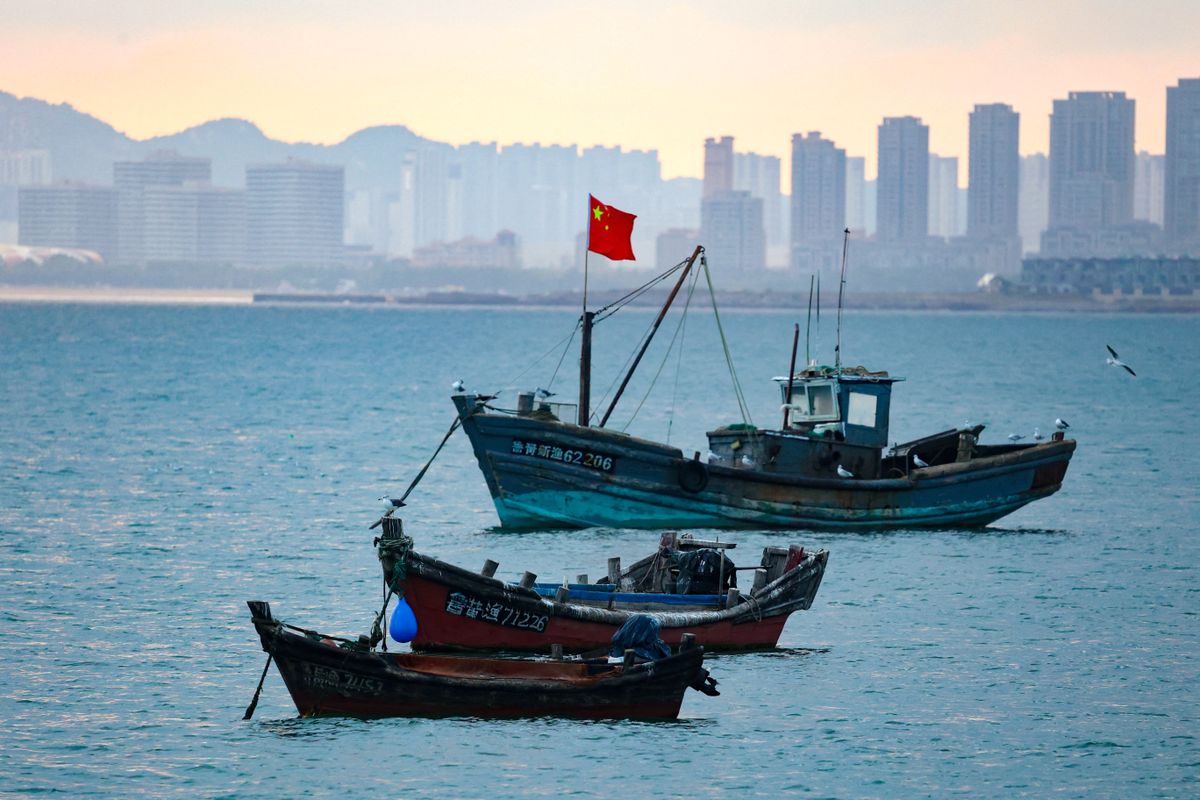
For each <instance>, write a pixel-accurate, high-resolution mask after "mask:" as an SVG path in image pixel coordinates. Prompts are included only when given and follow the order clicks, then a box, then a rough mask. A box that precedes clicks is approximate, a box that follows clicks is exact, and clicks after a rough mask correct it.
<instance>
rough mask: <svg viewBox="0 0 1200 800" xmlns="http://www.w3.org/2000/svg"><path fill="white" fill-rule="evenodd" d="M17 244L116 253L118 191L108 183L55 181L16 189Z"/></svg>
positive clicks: (109, 255)
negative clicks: (93, 183) (93, 184)
mask: <svg viewBox="0 0 1200 800" xmlns="http://www.w3.org/2000/svg"><path fill="white" fill-rule="evenodd" d="M17 203H18V230H19V237H20V238H19V239H18V241H19V243H20V244H25V245H34V246H39V247H68V248H78V249H81V250H92V251H94V252H96V253H99V254H100V256H101V258H104V259H105V260H108V259H111V258H112V257H113V255H114V254H115V253H116V248H117V241H116V231H117V224H116V223H117V193H116V191H115V190H114V189H112V188H111V187H108V186H84V185H79V184H58V185H51V186H22V187H21V188H20V189H19V190H18V201H17Z"/></svg>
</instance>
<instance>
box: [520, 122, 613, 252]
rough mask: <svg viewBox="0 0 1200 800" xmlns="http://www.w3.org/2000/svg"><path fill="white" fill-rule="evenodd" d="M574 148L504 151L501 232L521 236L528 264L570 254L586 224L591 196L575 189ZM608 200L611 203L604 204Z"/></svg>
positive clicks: (527, 147) (576, 159)
mask: <svg viewBox="0 0 1200 800" xmlns="http://www.w3.org/2000/svg"><path fill="white" fill-rule="evenodd" d="M578 170H579V156H578V149H577V148H576V146H575V145H573V144H572V145H542V144H539V143H537V142H534V143H533V144H523V143H517V144H510V145H505V146H504V147H503V148H501V150H500V156H499V175H500V182H499V184H498V186H497V189H496V192H497V198H498V200H497V203H498V212H499V219H498V220H497V221H498V222H499V224H500V227H501V228H504V229H507V230H511V231H513V232H515V233H516V234H517V236H518V237H519V238H520V240H521V242H522V247H523V249H524V251H525V252H526V253H528V254H531V258H530V259H529V261H530V263H533V264H538V263H545V262H546V261H547V260H548V258H549V257H548V256H547V255H546V253H548V252H550V251H554V252H558V253H560V254H566V253H567V252H569V251H570V250H571V249H572V246H573V245H572V243H573V242H574V238H575V234H577V233H578V232H579V231H580V230H582V229H583V225H584V223H585V222H586V221H587V195H586V193H581V192H579V191H578V190H577V188H576V186H577V176H578ZM605 202H608V200H605Z"/></svg>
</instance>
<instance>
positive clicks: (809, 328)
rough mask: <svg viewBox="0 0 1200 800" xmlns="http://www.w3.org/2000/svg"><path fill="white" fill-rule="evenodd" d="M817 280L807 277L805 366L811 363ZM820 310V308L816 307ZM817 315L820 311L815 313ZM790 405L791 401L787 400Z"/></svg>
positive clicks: (794, 366) (794, 363)
mask: <svg viewBox="0 0 1200 800" xmlns="http://www.w3.org/2000/svg"><path fill="white" fill-rule="evenodd" d="M816 279H817V276H816V275H809V276H808V324H807V325H806V326H805V328H804V364H805V366H807V365H809V364H811V363H812V354H811V352H810V347H809V345H810V344H811V343H812V303H813V281H815V280H816ZM818 308H820V306H818ZM817 313H818V314H819V313H820V311H818V312H817ZM797 327H799V326H797ZM795 368H796V359H795V357H793V358H792V369H793V370H795ZM788 402H789V403H790V402H791V400H788Z"/></svg>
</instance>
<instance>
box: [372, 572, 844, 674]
mask: <svg viewBox="0 0 1200 800" xmlns="http://www.w3.org/2000/svg"><path fill="white" fill-rule="evenodd" d="M827 560H828V552H826V551H824V550H821V551H816V552H814V553H809V554H807V555H806V556H805V557H804V558H803V559H802V560H801V561H800V563H798V564H797V565H796V566H794V567H792V568H791V569H788V570H787V571H786V572H785V573H784V574H783V575H781V576H779V577H778V578H777V579H775V580H774V581H772V582H771V583H769V584H767V585H766V586H764V587H762V589H759V590H756V591H754V592H752V593H751V595H750V596H749V597H748V598H743V602H740V603H738V604H737V605H734V606H732V607H728V608H725V607H720V608H711V609H708V610H698V609H686V610H679V611H652V612H641V609H640V608H639V607H637V604H636V603H634V604H629V603H624V602H615V603H614V604H612V605H611V606H609V607H598V606H595V605H589V604H584V603H575V602H571V601H570V600H567V601H566V602H552V601H550V600H547V599H544V598H542V597H541V596H540V595H539V594H538V593H537V592H536V591H535V590H533V589H525V588H522V587H520V586H515V585H513V584H506V583H504V582H502V581H499V580H497V579H495V578H491V577H487V576H484V575H481V574H479V573H477V572H471V571H469V570H465V569H462V568H460V567H456V566H454V565H452V564H447V563H445V562H443V561H438V560H437V559H433V558H429V557H428V556H423V555H420V554H419V553H411V554H409V556H408V558H407V565H406V570H405V571H406V575H405V578H404V581H403V592H404V599H405V600H406V601H407V602H408V604H409V606H410V607H411V608H412V610H413V614H414V616H415V617H416V619H417V633H416V636H415V638H414V639H413V640H412V647H413V649H414V650H423V651H452V650H506V651H530V652H543V653H545V652H550V651H551V649H552V647H551V645H554V644H558V645H562V647H563V649H564V650H565V651H566V652H568V653H581V652H586V651H589V650H593V649H596V648H599V647H608V646H609V644H610V643H611V642H612V637H613V634H614V633H616V632H617V630H618V629H619V628H620V627H621V626H622V625H623V624H624V623H625V622H626V621H628V619H629V618H630V617H631V616H633V615H634V614H636V613H649V614H650V616H653V617H654V618H655V619H656V620H657V621H658V623H659V635H660V636H661V637H662V640H663V641H664V642H666V643H667V644H669V645H673V646H674V645H678V644H680V643H681V641H682V636H683V634H684V633H692V634H694V635H695V637H696V642H697V643H698V644H702V645H704V646H705V647H706V648H708V649H709V650H714V649H715V650H756V649H764V648H770V647H774V646H775V645H776V643H777V642H778V641H779V635H780V634H781V633H782V632H783V626H784V624H785V623H786V622H787V619H788V616H789V615H790V614H791V613H792V612H794V611H799V610H804V609H807V608H809V607H810V606H811V605H812V602H813V598H814V597H815V596H816V593H817V589H818V588H819V587H820V585H821V579H822V577H823V576H824V574H825V565H826V563H827ZM383 568H384V574H385V575H387V574H391V572H392V569H393V564H392V562H391V561H386V560H385V562H384V564H383Z"/></svg>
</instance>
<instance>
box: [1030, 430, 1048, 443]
mask: <svg viewBox="0 0 1200 800" xmlns="http://www.w3.org/2000/svg"><path fill="white" fill-rule="evenodd" d="M1045 438H1046V437H1045V436H1042V430H1041V428H1034V429H1033V440H1034V441H1035V442H1040V441H1041V440H1042V439H1045Z"/></svg>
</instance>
